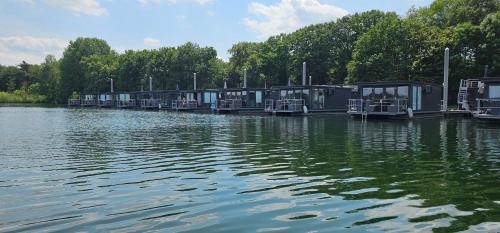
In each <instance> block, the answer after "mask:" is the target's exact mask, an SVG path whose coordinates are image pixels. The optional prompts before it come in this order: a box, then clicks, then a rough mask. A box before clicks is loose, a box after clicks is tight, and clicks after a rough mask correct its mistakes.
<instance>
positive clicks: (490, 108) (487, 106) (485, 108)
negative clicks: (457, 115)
mask: <svg viewBox="0 0 500 233" xmlns="http://www.w3.org/2000/svg"><path fill="white" fill-rule="evenodd" d="M476 101H477V112H478V113H480V114H490V115H495V116H500V99H476Z"/></svg>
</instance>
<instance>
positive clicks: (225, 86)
mask: <svg viewBox="0 0 500 233" xmlns="http://www.w3.org/2000/svg"><path fill="white" fill-rule="evenodd" d="M224 89H227V81H226V80H224Z"/></svg>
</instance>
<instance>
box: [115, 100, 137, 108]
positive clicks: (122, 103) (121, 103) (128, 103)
mask: <svg viewBox="0 0 500 233" xmlns="http://www.w3.org/2000/svg"><path fill="white" fill-rule="evenodd" d="M136 105H137V104H136V102H135V100H118V101H116V107H117V108H134V107H135V106H136Z"/></svg>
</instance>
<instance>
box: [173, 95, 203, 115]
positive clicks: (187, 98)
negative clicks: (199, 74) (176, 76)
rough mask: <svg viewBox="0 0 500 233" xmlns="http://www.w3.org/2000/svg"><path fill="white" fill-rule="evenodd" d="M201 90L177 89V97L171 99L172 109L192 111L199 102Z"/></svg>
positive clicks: (196, 107)
mask: <svg viewBox="0 0 500 233" xmlns="http://www.w3.org/2000/svg"><path fill="white" fill-rule="evenodd" d="M201 93H202V92H201V91H196V90H187V91H186V90H184V91H177V98H176V99H174V100H172V105H171V106H172V107H171V108H172V110H176V111H194V110H197V109H198V105H199V103H200V104H201V96H202V94H201Z"/></svg>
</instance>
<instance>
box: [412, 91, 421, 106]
mask: <svg viewBox="0 0 500 233" xmlns="http://www.w3.org/2000/svg"><path fill="white" fill-rule="evenodd" d="M412 92H413V93H412V103H413V105H412V106H413V107H412V108H413V110H421V109H422V87H421V86H413V89H412Z"/></svg>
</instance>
